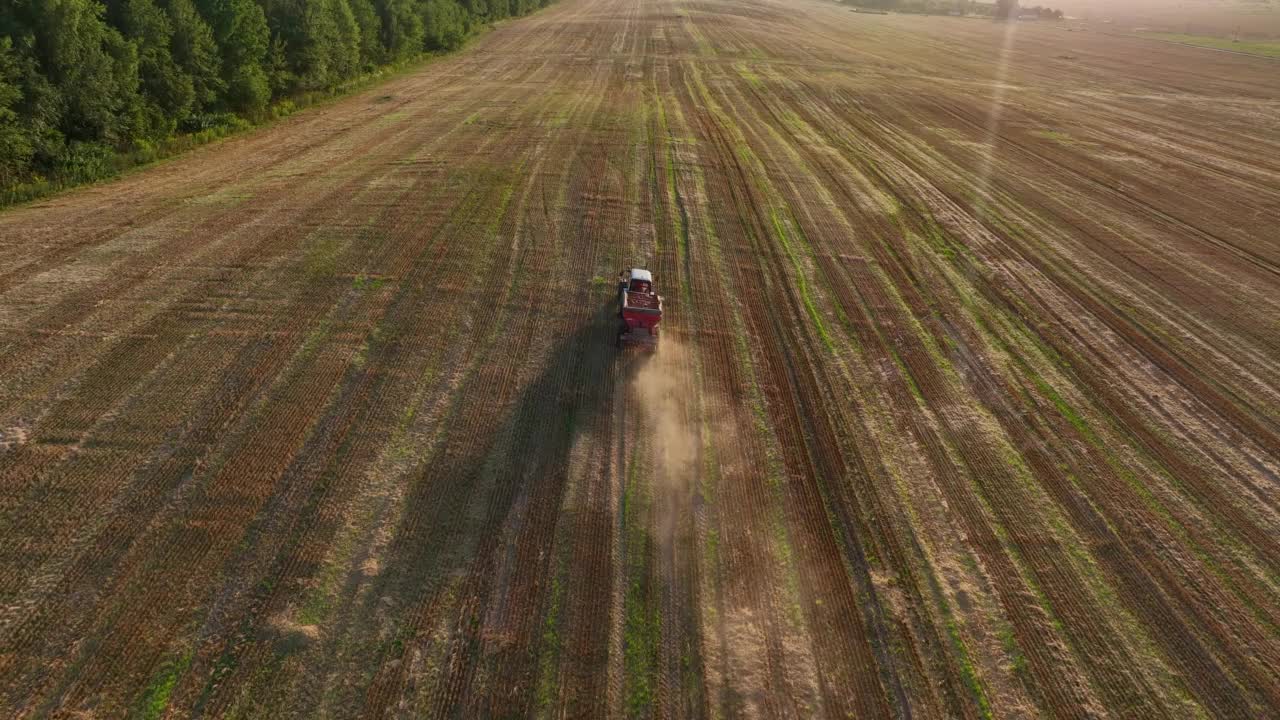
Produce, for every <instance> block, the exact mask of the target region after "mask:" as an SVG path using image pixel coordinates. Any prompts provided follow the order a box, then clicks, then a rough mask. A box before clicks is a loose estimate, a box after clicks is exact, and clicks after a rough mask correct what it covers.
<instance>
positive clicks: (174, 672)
mask: <svg viewBox="0 0 1280 720" xmlns="http://www.w3.org/2000/svg"><path fill="white" fill-rule="evenodd" d="M189 667H191V653H187V654H185V655H183V656H181V657H178V658H174V659H172V660H170V661H168V662H166V663H165V664H164V665H162V666H161V667H160V671H159V672H157V673H156V675H155V676H154V677H153V678H151V682H150V683H148V684H147V689H146V690H145V691H143V693H142V699H141V700H140V701H139V703H138V706H137V709H136V711H135V712H134V713H133V717H136V718H143V719H144V720H153V718H158V717H160V716H161V715H163V714H164V711H165V709H166V708H168V707H169V697H170V696H171V695H172V694H173V687H174V686H175V685H177V684H178V678H179V677H182V673H184V672H186V671H187V668H189Z"/></svg>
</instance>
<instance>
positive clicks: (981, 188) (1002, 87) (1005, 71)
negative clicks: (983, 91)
mask: <svg viewBox="0 0 1280 720" xmlns="http://www.w3.org/2000/svg"><path fill="white" fill-rule="evenodd" d="M1017 27H1018V23H1017V22H1016V21H1013V20H1010V21H1008V22H1006V23H1005V28H1004V38H1003V39H1002V41H1001V43H1000V59H999V61H998V62H997V63H996V73H995V76H994V78H993V83H994V86H995V88H994V90H995V91H994V93H993V94H992V96H991V106H990V108H989V109H988V110H987V125H986V134H987V136H986V141H985V143H984V144H983V149H982V159H981V160H980V161H979V162H978V186H977V190H978V196H979V197H981V198H982V199H983V200H984V201H985V200H987V199H988V198H987V188H988V187H989V186H990V184H991V168H992V166H993V165H994V163H995V155H996V138H997V136H998V133H999V130H1000V117H1001V116H1002V115H1003V114H1004V95H1005V91H1006V90H1007V88H1008V86H1007V85H1006V84H1005V78H1007V77H1008V75H1009V56H1010V54H1011V52H1012V50H1013V36H1014V33H1015V32H1016V30H1017ZM977 214H978V216H979V217H981V216H982V208H978V210H977Z"/></svg>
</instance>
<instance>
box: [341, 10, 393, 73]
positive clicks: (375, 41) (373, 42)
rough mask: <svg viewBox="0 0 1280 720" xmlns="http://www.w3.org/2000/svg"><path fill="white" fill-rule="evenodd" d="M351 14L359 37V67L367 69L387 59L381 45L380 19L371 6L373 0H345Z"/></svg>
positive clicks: (363, 69)
mask: <svg viewBox="0 0 1280 720" xmlns="http://www.w3.org/2000/svg"><path fill="white" fill-rule="evenodd" d="M347 4H348V5H350V6H351V16H352V17H353V18H355V21H356V26H357V27H358V28H359V30H358V35H359V38H360V69H361V70H362V71H366V72H367V71H369V70H372V69H373V68H375V67H377V66H378V65H381V64H382V63H384V62H386V60H387V53H386V50H385V48H383V46H382V20H381V18H379V17H378V11H377V9H376V8H375V7H374V6H373V0H347Z"/></svg>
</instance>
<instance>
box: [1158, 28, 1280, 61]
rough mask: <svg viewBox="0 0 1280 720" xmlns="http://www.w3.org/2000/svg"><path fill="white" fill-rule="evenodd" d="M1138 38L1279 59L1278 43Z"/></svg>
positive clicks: (1173, 36) (1180, 36)
mask: <svg viewBox="0 0 1280 720" xmlns="http://www.w3.org/2000/svg"><path fill="white" fill-rule="evenodd" d="M1138 36H1139V37H1145V38H1152V39H1155V40H1167V41H1169V42H1176V43H1182V44H1183V45H1194V46H1196V47H1204V48H1213V49H1214V50H1231V51H1233V52H1241V53H1248V54H1249V55H1261V56H1262V57H1273V58H1280V41H1262V40H1232V39H1231V38H1224V37H1214V36H1212V35H1187V34H1184V33H1167V32H1150V31H1139V33H1138Z"/></svg>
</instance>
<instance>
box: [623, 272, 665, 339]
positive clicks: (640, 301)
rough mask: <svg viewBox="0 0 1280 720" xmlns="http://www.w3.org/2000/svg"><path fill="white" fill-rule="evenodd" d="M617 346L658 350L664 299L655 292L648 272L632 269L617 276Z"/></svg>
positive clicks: (651, 277)
mask: <svg viewBox="0 0 1280 720" xmlns="http://www.w3.org/2000/svg"><path fill="white" fill-rule="evenodd" d="M618 317H619V318H621V319H622V325H621V326H620V327H619V328H618V347H625V346H627V345H635V346H639V347H642V348H644V349H646V350H656V349H657V347H658V323H660V322H662V296H661V295H658V294H657V293H656V292H654V290H653V276H652V275H651V274H650V273H649V271H648V270H642V269H640V268H632V269H631V270H627V271H623V272H622V273H621V274H620V275H619V276H618Z"/></svg>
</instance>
